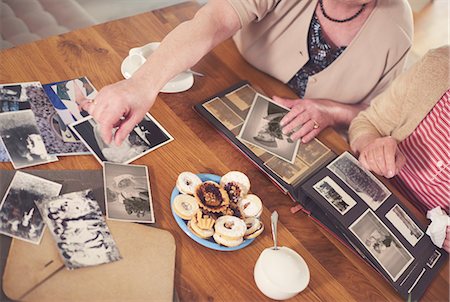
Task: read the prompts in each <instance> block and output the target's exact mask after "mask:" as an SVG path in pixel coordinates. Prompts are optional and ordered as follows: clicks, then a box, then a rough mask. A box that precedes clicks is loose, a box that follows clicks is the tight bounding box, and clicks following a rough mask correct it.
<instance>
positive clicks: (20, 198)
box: [0, 171, 62, 244]
mask: <svg viewBox="0 0 450 302" xmlns="http://www.w3.org/2000/svg"><path fill="white" fill-rule="evenodd" d="M61 188H62V185H61V184H59V183H56V182H52V181H49V180H46V179H43V178H40V177H37V176H34V175H31V174H28V173H24V172H20V171H17V172H16V173H15V174H14V177H13V179H12V181H11V183H10V185H9V187H8V190H7V191H6V193H5V196H4V197H3V199H2V203H1V205H0V233H1V234H4V235H7V236H10V237H13V238H17V239H21V240H24V241H27V242H31V243H34V244H39V242H40V241H41V238H42V235H43V232H44V227H45V224H44V221H43V220H42V216H41V214H40V213H39V211H38V209H37V207H36V204H35V201H38V200H41V199H43V198H48V197H53V196H58V194H59V192H60V191H61Z"/></svg>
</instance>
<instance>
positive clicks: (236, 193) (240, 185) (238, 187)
mask: <svg viewBox="0 0 450 302" xmlns="http://www.w3.org/2000/svg"><path fill="white" fill-rule="evenodd" d="M220 185H221V186H222V187H223V188H224V189H225V191H227V193H228V195H229V197H230V199H231V201H234V202H237V201H238V200H239V198H240V197H242V196H245V195H246V194H247V193H248V191H249V190H250V180H249V179H248V177H247V175H245V174H244V173H242V172H239V171H230V172H228V173H227V174H225V175H224V176H222V178H221V179H220Z"/></svg>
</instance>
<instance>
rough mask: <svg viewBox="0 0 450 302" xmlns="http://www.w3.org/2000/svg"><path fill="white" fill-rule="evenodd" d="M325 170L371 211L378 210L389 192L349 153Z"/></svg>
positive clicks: (341, 156)
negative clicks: (333, 175)
mask: <svg viewBox="0 0 450 302" xmlns="http://www.w3.org/2000/svg"><path fill="white" fill-rule="evenodd" d="M327 168H328V169H329V170H330V171H332V172H333V173H334V174H335V175H336V176H337V177H339V178H340V179H341V180H342V181H343V182H344V183H345V184H346V185H347V186H349V187H350V188H351V189H352V190H353V191H354V192H355V193H356V194H357V195H358V196H359V197H360V198H361V199H362V200H363V201H364V202H365V203H367V205H368V206H369V207H370V208H371V209H372V210H376V209H378V208H379V207H380V206H381V205H382V204H383V202H384V201H385V200H386V199H387V198H388V197H389V196H390V195H391V192H390V191H389V190H388V189H387V188H386V187H385V186H384V185H383V183H382V182H381V181H379V180H378V179H377V178H376V177H375V176H374V175H373V174H372V173H370V172H369V171H367V170H366V169H364V168H363V167H362V166H361V164H360V163H359V161H358V160H357V159H356V158H354V157H353V156H352V155H351V154H350V153H348V152H344V153H342V154H341V155H340V156H339V157H338V158H336V159H335V160H334V161H333V162H332V163H330V164H329V165H328V166H327Z"/></svg>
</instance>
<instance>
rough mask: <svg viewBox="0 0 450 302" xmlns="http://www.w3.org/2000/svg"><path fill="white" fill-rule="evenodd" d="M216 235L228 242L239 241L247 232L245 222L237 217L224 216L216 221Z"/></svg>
mask: <svg viewBox="0 0 450 302" xmlns="http://www.w3.org/2000/svg"><path fill="white" fill-rule="evenodd" d="M214 230H215V231H216V232H215V234H218V235H220V236H221V237H222V238H223V239H226V240H239V239H240V238H242V237H244V235H245V232H246V231H247V225H246V224H245V222H244V221H243V220H242V219H240V218H237V217H235V216H229V215H224V216H221V217H219V218H218V219H217V220H216V223H215V225H214Z"/></svg>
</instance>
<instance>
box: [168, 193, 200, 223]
mask: <svg viewBox="0 0 450 302" xmlns="http://www.w3.org/2000/svg"><path fill="white" fill-rule="evenodd" d="M172 208H173V211H174V212H175V214H177V215H178V216H180V217H181V218H183V219H184V220H190V219H192V217H194V216H195V214H196V213H197V211H198V209H199V206H198V203H197V200H195V198H194V197H193V196H191V195H185V194H180V195H177V196H175V198H174V199H173V203H172Z"/></svg>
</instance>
